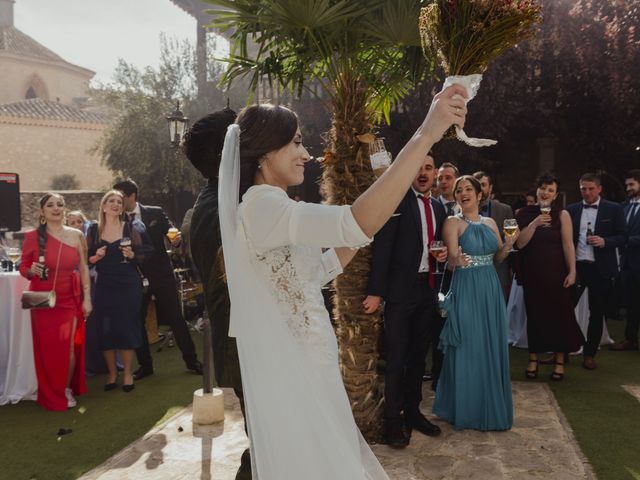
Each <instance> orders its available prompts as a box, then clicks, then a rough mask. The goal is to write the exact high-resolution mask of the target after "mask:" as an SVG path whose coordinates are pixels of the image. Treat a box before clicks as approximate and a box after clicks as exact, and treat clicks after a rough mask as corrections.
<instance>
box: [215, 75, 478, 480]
mask: <svg viewBox="0 0 640 480" xmlns="http://www.w3.org/2000/svg"><path fill="white" fill-rule="evenodd" d="M456 94H458V95H456ZM459 95H462V96H463V97H466V92H465V90H464V88H462V87H460V86H457V85H454V86H452V87H449V88H447V89H445V90H443V91H442V92H441V93H439V94H438V95H436V97H434V101H433V103H432V105H431V108H430V110H429V113H428V114H427V117H426V118H425V120H424V122H423V124H422V125H421V127H420V128H419V129H418V130H417V131H416V133H415V134H414V136H413V137H412V138H411V140H410V141H409V142H408V143H407V145H406V146H405V147H404V149H403V150H402V151H401V152H400V154H399V155H398V157H397V158H396V160H395V162H394V163H393V164H392V166H391V167H390V168H389V169H388V170H387V172H386V173H385V174H384V175H383V176H382V177H381V178H380V179H378V180H377V181H376V182H375V183H374V184H373V185H372V186H371V187H370V188H369V189H368V190H367V191H366V192H365V193H364V194H362V195H361V196H360V198H358V199H357V200H356V202H354V204H353V205H352V206H348V205H345V206H328V205H315V204H307V203H304V202H295V201H293V200H291V199H289V197H288V196H287V194H286V188H287V187H288V186H292V185H298V184H300V183H302V181H303V179H304V164H305V162H307V161H308V160H309V154H308V152H307V150H306V149H305V148H304V146H303V145H302V136H301V134H300V130H299V128H298V122H297V117H296V116H295V114H294V113H293V112H291V111H290V110H288V109H286V108H284V107H278V106H272V105H259V106H255V105H254V106H251V107H247V108H245V109H244V110H243V111H242V112H241V113H240V115H239V116H238V118H237V120H236V122H237V123H236V124H233V125H231V126H230V127H229V130H228V131H227V136H226V139H225V146H224V150H223V154H222V162H221V166H220V178H219V188H220V190H219V214H220V228H221V233H222V243H223V253H224V261H225V267H226V275H227V281H228V286H229V295H230V299H231V321H230V332H229V334H230V335H231V336H235V337H236V340H237V346H238V353H239V358H240V367H241V372H242V384H243V388H244V394H245V402H246V412H247V425H248V431H249V437H250V440H251V460H252V473H253V478H254V479H258V480H360V479H362V480H378V479H387V478H388V477H387V475H386V473H385V472H384V470H383V469H382V467H381V466H380V463H379V462H378V460H377V459H376V458H375V456H374V455H373V453H372V452H371V450H370V448H369V447H368V445H367V444H366V442H365V441H364V439H363V438H362V436H361V434H360V431H359V430H358V428H357V426H356V424H355V421H354V419H353V415H352V413H351V409H350V405H349V401H348V398H347V394H346V391H345V388H344V385H343V382H342V377H341V375H340V371H339V367H338V346H337V342H336V338H335V335H334V332H333V329H332V326H331V323H330V321H329V315H328V312H327V310H326V309H325V306H324V301H323V298H322V294H321V290H320V289H321V287H322V286H323V285H324V284H326V283H327V282H329V281H331V280H332V279H333V278H335V277H336V276H337V275H339V274H340V273H341V272H342V269H343V267H344V266H345V265H346V264H347V263H349V261H350V260H351V259H352V258H353V256H354V255H355V252H356V249H357V248H358V247H360V246H363V245H366V244H368V243H369V242H370V241H371V237H372V236H373V235H374V234H375V233H376V232H377V231H378V230H379V229H380V228H381V227H382V226H383V225H384V224H385V222H386V221H387V220H388V219H389V217H390V216H391V215H392V214H393V212H394V211H395V209H396V207H397V205H398V204H399V203H400V201H401V199H402V198H403V197H404V195H405V194H406V192H407V190H408V189H409V187H410V185H411V181H412V180H413V178H414V177H415V176H416V174H417V172H418V170H419V169H420V167H421V165H422V163H423V161H424V158H425V155H426V153H427V152H428V151H429V150H430V148H431V147H432V146H433V144H435V143H436V142H437V141H438V140H439V139H440V138H441V137H442V135H443V133H444V132H445V131H446V130H447V129H448V128H449V127H450V126H451V125H452V124H454V123H455V124H458V125H460V126H463V125H464V120H465V115H466V107H465V102H464V100H463V99H461V97H460V96H459ZM454 96H455V98H453V97H454ZM327 248H328V250H326V251H324V253H323V250H322V249H327Z"/></svg>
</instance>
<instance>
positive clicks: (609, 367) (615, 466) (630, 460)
mask: <svg viewBox="0 0 640 480" xmlns="http://www.w3.org/2000/svg"><path fill="white" fill-rule="evenodd" d="M609 327H610V330H611V333H612V335H613V336H614V338H621V336H622V330H623V324H622V322H610V323H609ZM201 338H202V337H201V336H199V335H196V336H194V339H195V340H196V344H197V345H198V344H199V343H200V341H201ZM198 346H199V345H198ZM154 355H155V366H156V374H155V375H153V376H151V377H149V378H145V379H144V380H142V381H140V382H138V383H137V385H136V389H135V391H134V392H132V393H130V394H125V393H123V392H122V391H121V390H116V391H111V392H103V391H102V385H103V384H104V383H105V376H98V377H93V378H90V379H89V381H88V384H89V393H88V394H87V395H85V396H84V397H80V398H79V402H78V407H84V408H85V409H86V411H84V413H83V414H81V413H80V409H79V408H75V409H73V410H69V411H67V412H48V411H45V410H43V409H41V408H40V407H38V406H37V405H36V404H35V402H21V403H19V404H17V405H9V406H4V407H0V438H1V439H2V442H1V445H2V448H0V480H5V479H6V480H21V479H25V480H29V479H38V480H62V479H64V480H67V479H69V480H70V479H75V478H77V477H78V476H80V475H81V474H82V473H84V472H86V471H88V470H90V469H92V468H94V467H96V466H97V465H99V464H101V463H102V462H104V461H105V460H106V459H107V458H109V457H110V456H111V455H113V454H115V453H116V452H118V451H120V450H121V449H122V448H124V447H125V446H126V445H128V444H129V443H131V442H133V441H134V440H136V439H137V438H140V437H141V436H142V435H144V434H145V433H146V432H147V431H149V430H150V429H151V428H152V427H153V426H154V425H156V424H157V423H158V422H160V421H162V420H163V419H165V418H166V417H167V416H170V415H172V414H173V413H174V412H176V411H177V410H179V409H181V408H183V407H185V406H186V405H188V404H189V403H190V402H191V398H192V394H193V391H194V390H195V389H196V388H199V386H200V382H201V377H199V376H197V375H194V374H192V373H188V372H186V371H185V370H184V363H183V362H182V359H181V357H180V351H179V350H178V349H177V348H171V349H168V350H165V351H163V352H161V353H154ZM526 359H527V353H526V351H524V350H520V349H512V352H511V368H512V378H513V379H514V380H518V381H522V380H524V374H523V371H524V369H525V366H526ZM597 361H598V364H599V368H598V370H595V371H593V372H590V371H587V370H585V369H583V368H582V367H581V366H580V358H579V357H572V361H571V363H570V364H569V365H568V366H567V369H566V372H567V373H566V377H565V380H564V381H563V382H559V383H556V382H551V381H549V380H548V377H549V374H550V373H551V367H550V366H544V365H543V366H541V369H540V376H539V379H538V380H536V381H544V382H547V383H548V384H549V386H550V387H551V389H552V391H553V393H554V394H555V396H556V399H557V401H558V403H559V404H560V407H561V408H562V411H563V412H564V414H565V416H566V417H567V419H568V420H569V423H570V424H571V427H572V428H573V430H574V432H575V435H576V437H577V439H578V442H579V443H580V446H581V448H582V450H583V452H584V453H585V455H586V456H587V458H588V459H589V461H590V462H591V463H592V465H593V466H594V469H595V471H596V473H597V475H598V478H599V479H600V480H623V479H625V480H639V479H640V402H638V401H637V400H636V399H635V398H633V397H631V395H629V394H628V393H626V392H625V391H624V390H622V388H621V387H620V385H623V384H636V385H640V353H638V352H622V353H613V352H609V351H608V350H606V349H604V350H602V351H601V352H600V354H599V355H598V357H597ZM60 428H71V429H73V432H72V433H71V434H69V435H64V436H62V437H58V435H57V432H58V430H59V429H60Z"/></svg>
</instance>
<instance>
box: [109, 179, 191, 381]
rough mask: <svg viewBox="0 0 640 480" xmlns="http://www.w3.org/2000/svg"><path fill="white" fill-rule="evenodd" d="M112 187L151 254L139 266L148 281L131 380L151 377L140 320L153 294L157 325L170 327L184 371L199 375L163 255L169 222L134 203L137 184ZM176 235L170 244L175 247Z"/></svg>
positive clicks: (155, 210)
mask: <svg viewBox="0 0 640 480" xmlns="http://www.w3.org/2000/svg"><path fill="white" fill-rule="evenodd" d="M113 188H114V189H115V190H120V191H121V192H122V193H123V195H124V208H125V211H126V212H127V215H128V216H129V219H130V220H141V221H142V223H144V226H145V227H146V229H147V233H148V234H149V237H150V238H151V242H152V243H153V247H154V248H155V252H154V254H153V255H151V257H149V259H147V260H146V261H145V262H144V263H143V264H142V266H141V270H142V273H143V275H144V276H145V278H146V279H147V280H148V281H149V288H148V290H147V292H146V293H145V295H144V298H143V301H142V312H141V313H142V319H143V320H142V346H141V347H140V348H138V349H137V350H136V356H137V358H138V363H139V364H140V368H138V370H136V371H135V372H134V379H136V380H141V379H143V378H144V377H146V376H148V375H152V374H153V358H152V357H151V350H150V349H149V342H148V340H147V331H146V329H145V325H144V319H145V318H146V316H147V307H148V305H149V301H150V299H151V295H153V296H154V297H155V299H156V307H157V308H156V313H157V315H158V323H161V324H164V325H169V326H171V331H172V332H173V335H174V338H175V340H176V344H177V345H178V348H179V349H180V351H181V352H182V359H183V360H184V362H185V364H186V366H187V369H188V370H192V371H194V372H196V373H198V374H200V375H202V363H200V361H199V360H198V357H197V356H196V349H195V346H194V344H193V340H192V339H191V335H190V333H189V328H188V327H187V323H186V322H185V320H184V317H183V316H182V312H181V308H180V299H179V298H178V288H177V285H176V279H175V276H174V274H173V265H172V264H171V259H170V258H169V255H167V249H166V246H165V243H164V240H165V236H166V234H167V232H168V231H169V228H172V227H173V224H172V223H171V221H170V220H169V219H168V218H167V215H166V214H165V213H164V210H162V207H151V206H147V205H141V204H140V203H138V185H136V183H135V182H134V181H133V180H131V179H127V180H123V181H121V182H118V183H116V184H115V185H114V186H113ZM179 243H180V237H179V236H178V237H177V238H176V239H175V240H174V242H173V244H174V246H178V245H179Z"/></svg>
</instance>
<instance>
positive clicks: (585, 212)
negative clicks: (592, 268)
mask: <svg viewBox="0 0 640 480" xmlns="http://www.w3.org/2000/svg"><path fill="white" fill-rule="evenodd" d="M582 203H584V202H582ZM585 205H586V204H585ZM592 205H596V206H597V207H599V206H600V197H598V200H596V201H595V202H594V203H592ZM597 216H598V209H597V208H583V209H582V216H581V217H580V231H579V232H578V247H577V248H576V260H578V261H588V262H595V261H596V257H595V254H594V253H593V246H591V245H589V244H587V225H588V224H589V223H591V231H593V232H595V229H596V218H597Z"/></svg>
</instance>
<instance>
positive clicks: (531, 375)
mask: <svg viewBox="0 0 640 480" xmlns="http://www.w3.org/2000/svg"><path fill="white" fill-rule="evenodd" d="M529 363H535V364H536V368H535V370H528V369H527V370H525V371H524V375H525V377H527V378H528V379H530V380H533V379H535V378H538V359H537V358H536V359H535V360H531V359H529Z"/></svg>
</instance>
